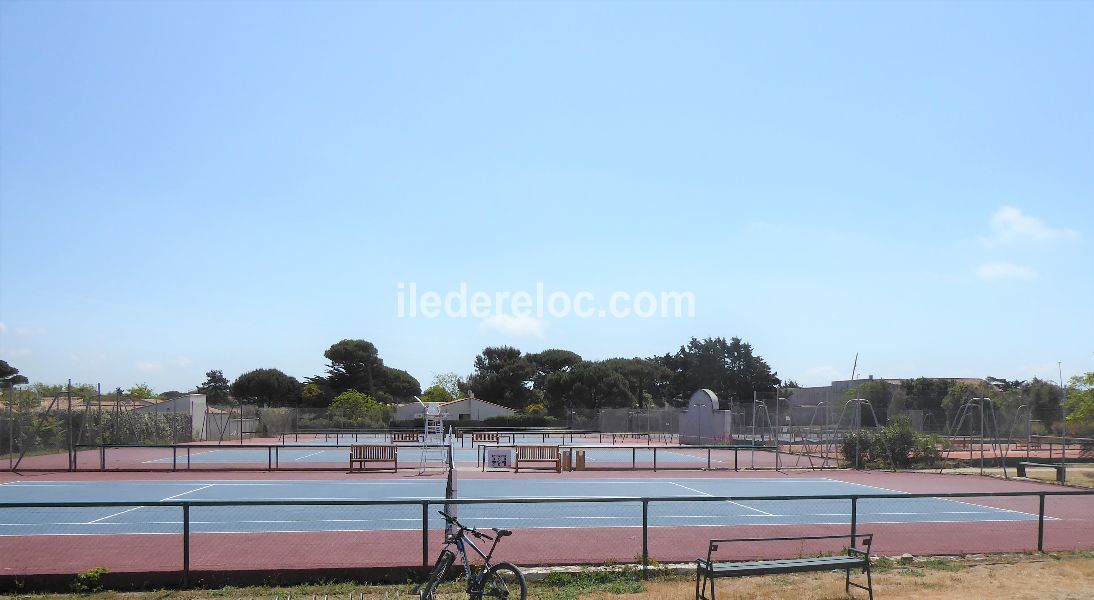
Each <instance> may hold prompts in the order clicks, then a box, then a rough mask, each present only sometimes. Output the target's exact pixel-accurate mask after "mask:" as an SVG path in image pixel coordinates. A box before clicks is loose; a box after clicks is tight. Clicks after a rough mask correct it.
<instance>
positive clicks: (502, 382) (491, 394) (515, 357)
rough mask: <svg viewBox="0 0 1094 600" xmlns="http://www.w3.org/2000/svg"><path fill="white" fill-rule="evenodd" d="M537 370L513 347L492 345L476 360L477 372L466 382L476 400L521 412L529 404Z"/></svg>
mask: <svg viewBox="0 0 1094 600" xmlns="http://www.w3.org/2000/svg"><path fill="white" fill-rule="evenodd" d="M535 373H536V370H535V367H533V366H532V363H531V362H530V361H529V360H528V359H527V358H526V357H525V356H523V355H522V354H521V352H520V350H517V349H516V348H513V347H512V346H491V347H487V348H485V349H483V351H482V354H480V355H478V356H476V357H475V373H474V374H472V375H471V377H470V378H468V380H467V385H468V387H470V388H471V391H472V392H474V393H475V396H476V397H479V398H482V399H484V400H489V401H490V402H495V403H497V404H500V405H502V406H507V407H509V408H512V409H516V410H521V409H523V408H524V407H525V406H527V405H528V404H529V400H530V399H531V398H532V390H531V389H530V388H529V386H528V384H529V383H530V382H531V381H532V377H533V376H534V375H535Z"/></svg>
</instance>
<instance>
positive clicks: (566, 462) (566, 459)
mask: <svg viewBox="0 0 1094 600" xmlns="http://www.w3.org/2000/svg"><path fill="white" fill-rule="evenodd" d="M562 470H563V471H572V470H573V469H571V468H570V453H569V452H563V453H562Z"/></svg>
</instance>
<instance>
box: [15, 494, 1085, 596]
mask: <svg viewBox="0 0 1094 600" xmlns="http://www.w3.org/2000/svg"><path fill="white" fill-rule="evenodd" d="M1049 496H1052V497H1091V496H1094V490H1058V491H1057V490H1053V491H1038V492H996V493H987V492H950V493H878V494H824V495H809V496H787V495H777V496H771V495H769V496H617V497H576V498H461V499H444V498H429V499H420V500H418V499H415V500H409V499H377V500H341V499H340V500H322V499H309V500H165V501H154V502H126V501H114V502H0V511H4V510H7V509H21V508H63V509H69V508H107V507H109V508H125V507H136V508H147V507H175V508H178V509H180V511H181V513H182V532H181V535H182V556H181V557H180V558H181V567H182V568H181V572H180V581H181V583H182V585H183V586H187V585H189V583H190V576H191V569H190V542H191V537H192V535H193V534H192V533H191V527H190V525H191V519H190V509H191V508H194V507H238V506H252V507H277V506H383V507H397V506H417V507H420V509H421V544H422V556H421V565H420V566H422V567H428V566H429V565H430V564H431V556H430V541H429V532H430V511H431V509H439V508H442V507H444V506H445V505H456V506H468V505H482V504H494V505H529V504H593V503H595V504H604V503H610V504H626V503H630V504H640V505H641V523H642V524H641V528H642V548H641V561H640V562H641V566H642V571H643V574H644V575H646V574H648V571H649V567H650V546H649V529H650V511H649V509H650V506H651V505H652V504H658V503H712V502H713V503H719V502H729V503H751V502H763V501H774V502H792V501H809V500H812V501H824V500H837V501H847V502H849V503H850V513H849V518H850V522H849V525H850V532H849V535H848V540H849V542H850V546H851V547H854V545H855V541H854V540H855V539H856V535H857V533H858V528H859V503H860V501H863V500H880V499H900V500H909V499H959V498H962V499H968V498H988V499H993V500H995V499H1000V498H1023V497H1024V498H1037V499H1038V513H1037V515H1036V516H1037V541H1036V548H1037V551H1038V552H1043V551H1044V547H1045V518H1046V514H1045V499H1046V498H1047V497H1049ZM985 508H993V507H990V506H985ZM997 510H1002V511H1005V510H1007V509H997ZM1092 510H1094V506H1092ZM119 514H120V513H119ZM924 514H930V513H924ZM1030 516H1031V517H1032V516H1033V515H1032V513H1030ZM1018 522H1023V521H1018ZM1025 522H1028V521H1025ZM915 523H917V521H909V522H908V524H915ZM968 523H973V524H975V523H977V521H968ZM728 526H733V525H732V524H730V525H728ZM259 533H261V532H259ZM316 533H321V530H320V531H317V532H316ZM209 534H214V535H215V534H216V532H209ZM8 535H12V534H8ZM31 535H33V534H31ZM202 535H204V534H202ZM1031 545H1032V544H1031ZM404 567H406V568H414V567H417V565H404Z"/></svg>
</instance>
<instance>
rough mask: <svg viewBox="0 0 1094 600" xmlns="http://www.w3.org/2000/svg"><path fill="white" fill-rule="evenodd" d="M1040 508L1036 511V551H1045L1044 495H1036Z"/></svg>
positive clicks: (1042, 493)
mask: <svg viewBox="0 0 1094 600" xmlns="http://www.w3.org/2000/svg"><path fill="white" fill-rule="evenodd" d="M1038 497H1039V499H1040V507H1039V508H1038V509H1037V551H1038V552H1044V551H1045V493H1044V492H1041V493H1040V494H1038Z"/></svg>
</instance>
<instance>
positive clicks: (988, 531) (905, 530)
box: [0, 482, 1094, 585]
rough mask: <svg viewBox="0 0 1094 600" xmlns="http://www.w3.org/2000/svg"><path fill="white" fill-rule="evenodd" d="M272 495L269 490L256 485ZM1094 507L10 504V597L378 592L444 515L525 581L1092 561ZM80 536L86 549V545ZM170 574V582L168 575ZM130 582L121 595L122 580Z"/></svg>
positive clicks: (1060, 498)
mask: <svg viewBox="0 0 1094 600" xmlns="http://www.w3.org/2000/svg"><path fill="white" fill-rule="evenodd" d="M255 485H261V482H255ZM1092 499H1094V492H1089V491H1087V492H1083V491H1042V492H1007V493H994V494H993V493H960V494H953V493H951V494H897V493H892V494H889V493H879V494H870V495H830V496H734V497H694V496H692V497H587V498H534V499H526V498H504V499H483V500H471V499H460V500H444V499H443V498H439V499H423V500H398V499H395V500H312V499H306V498H303V499H296V500H266V501H243V500H241V501H185V500H182V499H170V498H169V499H164V500H161V501H134V502H114V503H94V502H69V503H61V502H49V503H13V502H8V503H0V524H3V527H4V535H3V536H0V557H3V559H0V562H2V563H3V565H2V567H3V574H2V575H0V582H6V583H2V585H7V584H10V583H11V581H8V580H4V578H8V579H9V580H11V579H12V578H24V580H25V578H26V577H28V576H31V575H35V574H42V573H67V574H73V573H78V572H82V571H86V570H87V569H91V568H95V567H106V568H108V569H109V570H110V572H111V573H113V574H115V576H117V577H119V578H121V577H124V576H125V574H130V576H132V575H133V574H139V576H138V579H140V580H141V581H153V580H154V581H156V583H158V584H183V585H187V584H200V583H202V582H212V581H221V582H223V581H224V578H225V577H227V578H228V580H229V581H230V580H231V577H232V576H241V574H245V573H264V574H266V575H265V576H267V577H274V578H275V579H276V578H279V577H287V576H288V575H289V574H292V573H296V577H297V578H298V579H310V580H317V579H324V578H331V577H341V576H345V577H366V576H368V575H367V574H368V573H372V576H375V575H376V573H377V572H379V571H378V570H380V571H382V570H385V569H392V568H399V569H407V568H410V569H413V568H419V567H424V566H427V565H430V564H432V562H433V558H434V555H435V553H436V552H437V551H438V549H439V547H440V545H441V543H442V536H443V520H442V519H441V518H440V516H439V515H437V514H436V511H439V510H441V509H442V508H443V506H444V504H445V503H448V504H452V505H456V506H457V507H458V509H457V510H458V514H459V518H460V520H461V521H462V522H463V523H464V524H465V525H468V526H471V527H477V528H480V529H482V530H483V531H486V532H489V528H490V527H501V528H506V529H510V530H512V531H513V532H514V535H513V536H512V537H507V538H505V539H504V540H503V541H502V543H501V544H500V546H499V549H498V553H497V555H496V556H497V558H498V559H500V560H506V561H510V562H514V563H516V564H519V565H525V566H528V565H552V564H635V565H639V566H641V567H643V568H649V567H650V566H651V565H654V564H656V563H676V562H689V561H693V560H694V559H695V558H696V557H698V556H700V555H702V554H704V553H705V549H706V543H707V540H708V539H713V538H728V537H747V536H755V537H761V536H772V535H778V536H795V535H801V536H807V535H846V536H848V537H847V540H846V543H843V544H839V543H837V544H835V545H834V546H832V547H827V548H821V547H813V546H809V545H807V544H805V543H804V542H800V543H799V542H795V541H784V542H781V543H777V544H764V545H750V544H744V545H740V546H738V547H732V548H729V547H727V548H726V552H724V553H723V558H725V559H734V560H745V559H757V558H780V557H782V558H790V557H799V556H812V555H816V553H822V552H829V553H831V552H839V551H841V550H842V548H844V547H846V546H848V545H850V539H851V537H852V536H853V535H855V534H860V535H861V534H865V533H872V534H874V536H875V537H874V545H873V551H874V552H875V553H876V554H878V555H884V556H892V555H899V554H902V553H905V552H908V553H912V554H916V555H932V554H935V555H937V554H944V555H950V554H968V553H989V552H1023V551H1034V550H1037V551H1042V550H1043V551H1054V550H1087V549H1091V548H1094V516H1092V515H1094V502H1092ZM74 534H75V535H74ZM156 574H158V575H159V579H156V578H155V577H154V575H156ZM119 581H121V579H119Z"/></svg>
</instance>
